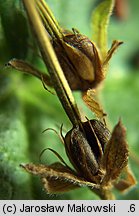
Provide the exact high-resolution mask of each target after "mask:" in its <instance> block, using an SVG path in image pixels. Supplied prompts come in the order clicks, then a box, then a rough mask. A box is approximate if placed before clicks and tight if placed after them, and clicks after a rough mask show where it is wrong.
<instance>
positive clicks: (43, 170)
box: [21, 163, 99, 193]
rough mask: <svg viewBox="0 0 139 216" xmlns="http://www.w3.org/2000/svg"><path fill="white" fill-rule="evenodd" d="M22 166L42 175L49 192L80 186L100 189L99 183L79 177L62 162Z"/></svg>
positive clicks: (64, 190) (28, 170)
mask: <svg viewBox="0 0 139 216" xmlns="http://www.w3.org/2000/svg"><path fill="white" fill-rule="evenodd" d="M21 166H22V167H23V168H24V169H25V170H26V171H27V172H29V173H32V174H34V175H38V176H40V178H41V180H42V183H43V184H44V187H45V189H46V190H47V192H48V193H57V192H66V191H68V190H71V189H75V188H78V187H80V186H88V187H91V188H96V189H99V186H98V185H96V184H93V183H91V182H88V181H85V180H84V179H83V178H81V177H78V176H77V175H76V173H75V172H73V171H72V170H70V169H69V168H67V167H65V166H64V165H63V164H61V163H54V164H52V165H50V166H46V165H42V164H39V165H35V164H25V165H23V164H21Z"/></svg>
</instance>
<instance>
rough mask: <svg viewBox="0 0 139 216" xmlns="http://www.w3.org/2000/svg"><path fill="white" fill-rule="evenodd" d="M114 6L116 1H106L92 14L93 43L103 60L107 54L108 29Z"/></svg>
mask: <svg viewBox="0 0 139 216" xmlns="http://www.w3.org/2000/svg"><path fill="white" fill-rule="evenodd" d="M113 6H114V0H104V1H103V2H102V3H100V4H99V5H98V6H97V8H96V9H95V10H94V11H93V14H92V28H93V37H92V38H93V41H94V42H95V43H96V45H97V46H98V48H99V49H100V53H101V55H102V56H101V57H102V59H104V58H105V56H106V53H107V27H108V23H109V19H110V15H111V12H112V9H113Z"/></svg>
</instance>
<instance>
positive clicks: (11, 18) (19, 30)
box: [0, 0, 28, 60]
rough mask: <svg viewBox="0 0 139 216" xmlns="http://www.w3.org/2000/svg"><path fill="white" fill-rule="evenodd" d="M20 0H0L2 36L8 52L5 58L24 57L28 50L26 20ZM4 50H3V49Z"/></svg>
mask: <svg viewBox="0 0 139 216" xmlns="http://www.w3.org/2000/svg"><path fill="white" fill-rule="evenodd" d="M19 2H20V1H18V2H17V1H16V0H5V1H0V16H1V24H2V28H3V34H4V35H3V37H4V39H5V45H6V46H7V48H8V50H9V53H5V55H6V54H8V55H7V59H8V60H9V59H10V58H13V57H14V58H22V59H24V58H25V56H26V54H27V50H28V44H27V40H28V27H27V21H26V18H25V16H24V14H23V12H22V11H21V9H20V6H21V5H19ZM3 51H4V50H3Z"/></svg>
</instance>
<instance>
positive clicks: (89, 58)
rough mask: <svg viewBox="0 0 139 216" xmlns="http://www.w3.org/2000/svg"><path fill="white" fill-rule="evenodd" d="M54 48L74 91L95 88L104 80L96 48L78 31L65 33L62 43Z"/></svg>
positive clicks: (54, 42) (55, 43)
mask: <svg viewBox="0 0 139 216" xmlns="http://www.w3.org/2000/svg"><path fill="white" fill-rule="evenodd" d="M53 47H54V50H55V52H56V54H57V58H58V60H59V62H60V65H61V67H62V69H63V72H64V74H65V76H66V78H67V80H68V82H69V85H70V87H71V89H72V90H81V91H86V90H87V89H89V88H95V87H96V86H97V85H98V84H99V83H100V82H101V81H102V80H103V79H104V75H103V71H102V64H101V60H100V57H99V54H98V51H97V48H96V46H95V45H94V44H93V43H92V42H91V41H90V40H89V38H88V37H87V36H84V35H82V34H80V33H79V32H78V31H77V30H75V29H74V30H73V32H70V31H65V32H64V33H63V39H62V41H61V42H59V40H57V39H55V40H53Z"/></svg>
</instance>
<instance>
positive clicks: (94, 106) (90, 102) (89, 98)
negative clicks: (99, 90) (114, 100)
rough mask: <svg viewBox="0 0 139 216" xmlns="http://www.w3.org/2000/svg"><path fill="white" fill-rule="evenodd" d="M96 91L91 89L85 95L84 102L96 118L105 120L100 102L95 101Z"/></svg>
mask: <svg viewBox="0 0 139 216" xmlns="http://www.w3.org/2000/svg"><path fill="white" fill-rule="evenodd" d="M95 96H96V95H95V90H93V89H90V90H88V91H87V93H85V94H84V95H83V100H84V102H85V103H86V105H87V106H88V107H89V109H90V110H91V111H92V112H94V113H95V115H96V117H97V118H99V119H103V118H104V116H106V113H104V111H103V109H102V107H101V106H100V104H99V102H98V101H97V100H96V99H95Z"/></svg>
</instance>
